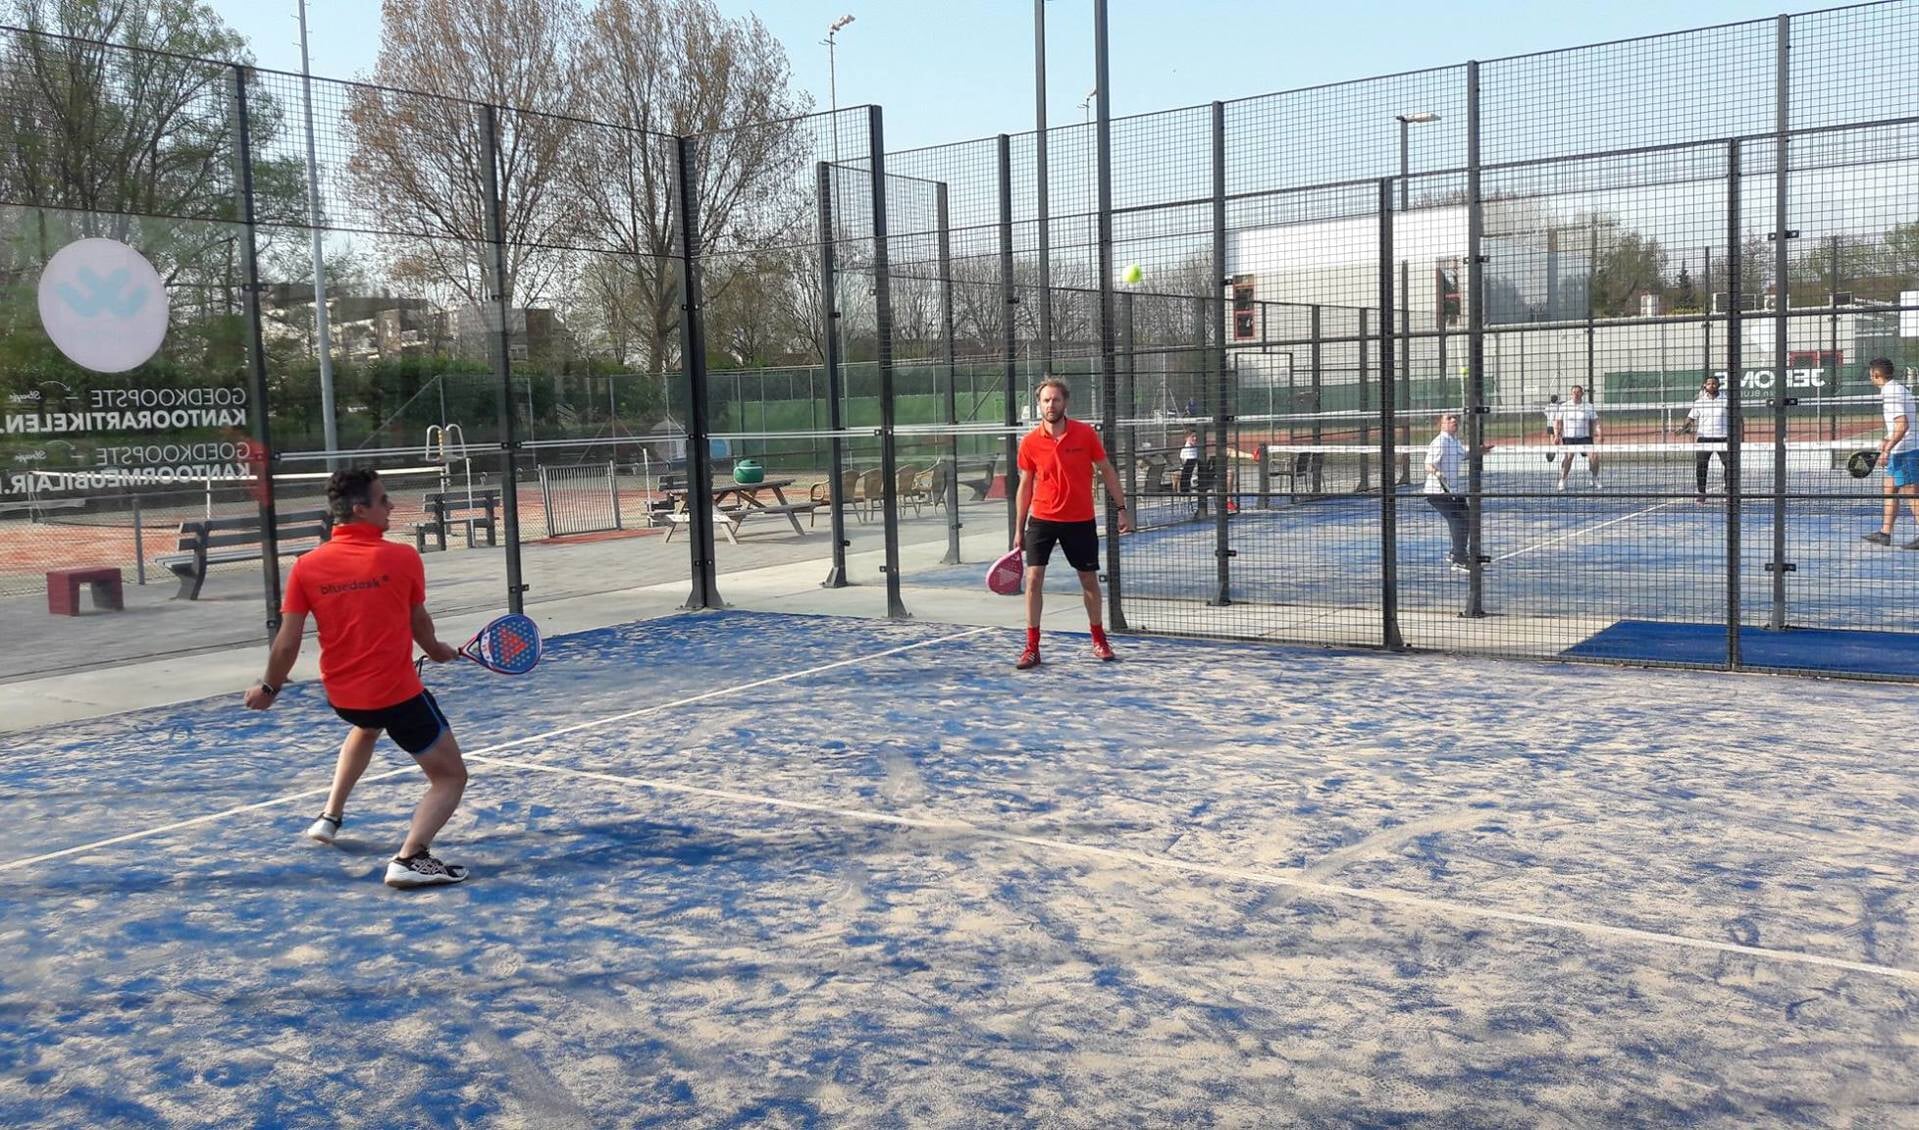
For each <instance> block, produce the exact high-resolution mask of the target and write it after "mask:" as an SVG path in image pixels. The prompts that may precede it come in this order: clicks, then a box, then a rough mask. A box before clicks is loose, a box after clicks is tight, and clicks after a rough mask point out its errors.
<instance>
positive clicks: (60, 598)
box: [47, 565, 127, 616]
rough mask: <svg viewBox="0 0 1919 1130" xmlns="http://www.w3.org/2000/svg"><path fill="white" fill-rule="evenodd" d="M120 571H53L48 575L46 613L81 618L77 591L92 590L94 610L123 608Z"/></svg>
mask: <svg viewBox="0 0 1919 1130" xmlns="http://www.w3.org/2000/svg"><path fill="white" fill-rule="evenodd" d="M121 583H122V579H121V576H120V570H119V569H117V568H115V567H113V566H110V565H96V566H93V567H91V568H85V569H53V570H49V571H48V573H47V611H48V612H50V613H52V614H53V615H55V616H78V615H80V588H81V586H83V585H84V586H86V587H87V588H89V589H91V590H93V607H94V608H96V609H111V610H113V611H115V612H118V611H120V610H121V609H123V608H125V607H126V606H127V605H126V597H125V595H124V593H123V592H122V590H121V588H120V586H121Z"/></svg>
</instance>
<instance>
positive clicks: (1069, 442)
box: [1013, 377, 1133, 671]
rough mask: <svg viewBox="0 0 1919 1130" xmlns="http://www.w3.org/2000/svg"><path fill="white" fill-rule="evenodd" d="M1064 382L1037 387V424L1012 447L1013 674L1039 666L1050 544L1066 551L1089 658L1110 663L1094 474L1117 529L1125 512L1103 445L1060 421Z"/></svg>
mask: <svg viewBox="0 0 1919 1130" xmlns="http://www.w3.org/2000/svg"><path fill="white" fill-rule="evenodd" d="M1071 395H1072V393H1071V391H1070V390H1069V389H1068V388H1067V387H1066V382H1065V381H1063V380H1060V379H1059V378H1058V377H1048V378H1046V379H1045V380H1043V381H1041V382H1040V386H1039V416H1040V425H1039V426H1038V427H1036V428H1034V429H1033V430H1032V431H1031V432H1029V433H1027V435H1026V438H1025V439H1022V440H1021V441H1020V444H1019V470H1020V476H1019V496H1018V503H1017V507H1018V509H1017V511H1016V518H1017V520H1016V522H1015V524H1014V527H1013V529H1014V534H1013V548H1014V549H1023V550H1025V552H1026V650H1025V651H1022V652H1020V656H1019V662H1018V663H1017V664H1015V666H1017V667H1018V668H1019V669H1020V670H1022V671H1025V670H1027V669H1028V668H1032V667H1037V666H1039V614H1040V609H1041V607H1042V606H1043V605H1044V603H1045V600H1046V563H1047V562H1048V561H1049V560H1051V559H1052V556H1053V546H1055V545H1058V546H1059V547H1060V548H1061V549H1064V550H1065V551H1066V563H1067V564H1068V565H1071V566H1072V567H1073V568H1074V570H1075V571H1077V572H1078V573H1079V589H1080V596H1081V597H1082V598H1084V599H1085V601H1086V620H1087V623H1089V624H1090V625H1091V626H1092V629H1093V656H1094V658H1097V659H1102V660H1107V659H1111V658H1113V647H1112V645H1111V644H1109V643H1107V642H1106V628H1105V626H1104V625H1103V624H1102V623H1101V621H1100V594H1099V526H1098V524H1097V523H1096V522H1095V521H1094V520H1093V472H1094V471H1095V470H1098V472H1099V477H1100V479H1101V480H1102V481H1104V482H1105V484H1106V490H1107V492H1108V493H1109V494H1111V495H1112V496H1113V504H1114V505H1115V506H1116V507H1118V509H1119V532H1120V533H1122V534H1123V533H1125V532H1126V531H1128V530H1130V529H1132V528H1133V522H1132V519H1131V518H1129V517H1128V516H1127V514H1126V493H1125V491H1123V490H1121V489H1120V485H1119V474H1118V472H1116V471H1114V470H1113V463H1112V461H1111V460H1110V459H1108V458H1106V446H1105V445H1104V444H1102V443H1101V442H1100V439H1099V433H1098V432H1096V431H1094V430H1093V429H1092V427H1091V426H1090V425H1088V424H1082V423H1080V422H1079V421H1078V420H1072V419H1068V418H1067V416H1066V402H1067V400H1068V399H1069V398H1070V397H1071Z"/></svg>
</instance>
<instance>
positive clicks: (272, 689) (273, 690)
mask: <svg viewBox="0 0 1919 1130" xmlns="http://www.w3.org/2000/svg"><path fill="white" fill-rule="evenodd" d="M259 687H260V689H261V690H263V691H265V692H267V693H268V694H279V693H280V688H279V687H276V686H274V685H273V684H272V683H269V682H267V681H266V680H265V679H261V680H260V683H259Z"/></svg>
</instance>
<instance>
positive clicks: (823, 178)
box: [814, 161, 847, 589]
mask: <svg viewBox="0 0 1919 1130" xmlns="http://www.w3.org/2000/svg"><path fill="white" fill-rule="evenodd" d="M814 176H815V177H816V178H817V179H818V182H819V224H820V302H821V303H822V305H823V306H824V309H823V310H821V311H820V313H821V315H822V316H821V320H820V325H821V333H820V339H821V352H822V353H823V355H824V356H823V360H824V363H825V366H826V426H827V429H828V430H829V431H831V432H832V433H833V438H832V439H830V440H828V441H827V450H828V456H827V474H829V475H830V476H832V478H831V480H830V482H831V487H832V496H831V497H832V499H833V512H832V514H831V515H830V516H829V517H830V522H829V525H830V526H831V531H832V538H833V564H832V567H831V568H829V569H828V570H827V572H826V579H825V580H823V581H821V582H820V587H821V588H823V589H842V588H845V587H846V501H847V500H846V499H845V498H843V497H841V494H842V491H841V486H842V484H843V483H844V482H845V480H846V441H845V440H844V439H842V438H840V434H839V433H840V432H841V431H842V430H844V429H845V427H846V411H845V406H844V405H843V404H841V403H840V309H839V307H840V304H839V279H838V264H837V260H836V259H835V256H834V243H835V240H834V235H833V223H834V221H833V166H832V164H831V163H830V162H827V161H820V162H818V163H817V164H816V165H815V166H814Z"/></svg>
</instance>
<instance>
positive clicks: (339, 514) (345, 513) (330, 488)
mask: <svg viewBox="0 0 1919 1130" xmlns="http://www.w3.org/2000/svg"><path fill="white" fill-rule="evenodd" d="M379 477H380V472H378V471H376V470H374V469H373V468H371V467H349V468H347V469H346V470H344V471H335V472H333V476H332V477H331V478H329V479H328V480H327V481H326V502H327V509H328V510H330V511H332V512H333V520H334V521H336V522H351V521H353V508H354V507H355V506H371V505H372V504H373V484H374V482H375V481H376V480H378V479H379Z"/></svg>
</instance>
